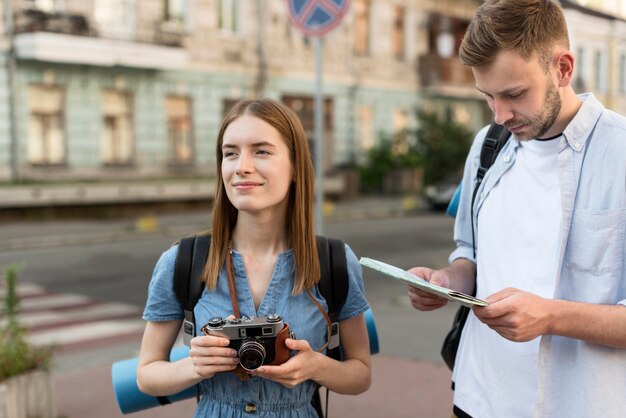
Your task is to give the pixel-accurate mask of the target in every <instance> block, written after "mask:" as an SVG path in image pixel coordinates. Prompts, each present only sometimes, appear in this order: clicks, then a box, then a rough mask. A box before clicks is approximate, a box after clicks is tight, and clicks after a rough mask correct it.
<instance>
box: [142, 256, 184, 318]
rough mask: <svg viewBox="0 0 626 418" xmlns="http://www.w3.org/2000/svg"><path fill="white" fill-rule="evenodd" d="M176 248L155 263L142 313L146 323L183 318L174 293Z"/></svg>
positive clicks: (181, 309)
mask: <svg viewBox="0 0 626 418" xmlns="http://www.w3.org/2000/svg"><path fill="white" fill-rule="evenodd" d="M177 254H178V246H174V247H172V248H170V249H168V250H167V251H165V252H164V253H163V254H161V257H160V258H159V261H158V262H157V263H156V266H155V268H154V272H153V273H152V279H151V280H150V285H149V287H148V300H147V302H146V307H145V309H144V311H143V319H144V320H146V321H154V322H158V321H172V320H178V319H182V318H183V317H184V313H183V308H182V306H181V304H180V302H179V301H178V298H177V297H176V293H174V266H175V264H176V255H177Z"/></svg>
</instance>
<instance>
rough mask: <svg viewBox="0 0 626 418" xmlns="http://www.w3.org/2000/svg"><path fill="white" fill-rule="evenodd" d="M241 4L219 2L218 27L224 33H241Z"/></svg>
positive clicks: (220, 0) (227, 1) (234, 0)
mask: <svg viewBox="0 0 626 418" xmlns="http://www.w3.org/2000/svg"><path fill="white" fill-rule="evenodd" d="M238 6H239V3H238V1H237V0H218V13H217V18H218V24H217V25H218V27H219V29H220V30H222V31H224V32H230V33H238V32H239V7H238Z"/></svg>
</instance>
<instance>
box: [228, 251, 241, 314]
mask: <svg viewBox="0 0 626 418" xmlns="http://www.w3.org/2000/svg"><path fill="white" fill-rule="evenodd" d="M226 275H227V276H228V290H229V292H230V303H231V304H232V305H233V314H234V315H235V318H240V317H241V313H240V312H239V301H238V300H237V282H235V268H234V267H233V245H232V243H231V242H229V243H228V254H227V255H226Z"/></svg>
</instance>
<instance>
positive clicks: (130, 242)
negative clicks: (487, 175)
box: [0, 211, 457, 418]
mask: <svg viewBox="0 0 626 418" xmlns="http://www.w3.org/2000/svg"><path fill="white" fill-rule="evenodd" d="M206 218H207V217H206V214H204V213H190V214H184V215H180V216H177V217H171V218H161V224H160V227H159V228H157V229H156V230H154V231H152V232H145V233H139V232H137V231H136V230H134V229H133V228H132V227H130V226H128V225H125V224H124V222H127V221H119V222H118V221H102V222H100V224H99V225H98V226H97V228H98V229H104V230H107V231H109V232H110V231H113V230H117V231H121V232H120V233H119V234H118V235H117V236H116V238H115V240H112V238H110V237H109V238H102V239H95V238H94V236H95V235H94V234H93V233H92V234H88V233H87V232H86V230H87V229H88V227H87V225H86V224H85V225H83V226H82V227H77V226H76V224H73V223H71V222H70V223H63V222H57V223H55V224H54V225H52V226H51V225H48V224H46V225H42V227H41V230H42V231H45V234H44V233H43V232H42V238H41V239H45V238H44V237H43V235H46V236H48V237H62V236H63V233H64V231H68V230H72V228H77V231H76V232H75V233H74V234H73V235H72V236H73V240H74V241H73V243H72V244H63V243H62V242H63V239H61V238H59V239H58V242H57V244H54V240H52V239H50V240H49V241H47V244H46V245H45V246H40V245H37V242H39V237H37V236H36V235H35V234H33V236H32V238H31V241H29V242H30V243H31V245H30V248H28V247H29V245H27V244H24V243H22V244H21V247H22V248H19V249H9V250H4V251H3V252H2V254H1V255H0V265H1V266H5V265H7V264H8V263H10V262H15V261H17V262H19V263H21V265H22V273H21V275H20V283H29V284H34V285H37V286H40V287H42V288H44V289H46V291H50V292H54V293H55V294H59V295H67V294H71V295H81V296H84V297H86V298H87V301H81V302H80V303H81V305H80V306H79V308H81V309H82V312H84V315H85V318H82V319H77V321H76V322H77V323H79V324H78V325H76V329H77V330H80V331H79V332H80V333H81V334H82V335H81V336H80V338H79V339H78V340H76V339H72V338H76V337H71V338H69V339H68V341H69V342H70V343H71V344H68V347H63V346H62V345H61V347H60V350H59V354H58V355H57V357H56V359H55V370H56V372H57V373H59V376H62V377H61V379H66V380H63V381H64V382H65V383H64V385H70V383H71V382H70V381H68V380H67V379H68V376H72V373H77V372H78V370H79V369H81V368H100V370H101V371H102V372H104V371H106V369H108V367H110V364H111V363H112V362H115V361H118V360H121V359H124V358H130V357H134V356H135V355H136V353H137V350H138V348H139V340H140V335H141V329H142V322H141V320H140V315H141V309H142V307H143V304H144V302H145V298H146V289H147V284H148V282H149V280H150V276H151V273H152V269H153V268H154V264H155V262H156V261H157V259H158V257H159V255H160V254H161V252H162V251H164V250H165V249H167V248H168V247H169V246H170V245H171V243H172V242H174V241H175V239H176V238H177V237H180V236H183V235H185V234H188V233H192V232H194V231H197V230H200V229H204V228H205V227H206ZM94 222H97V221H94ZM452 226H453V220H452V219H450V218H448V217H446V216H445V215H443V214H441V213H431V212H425V211H420V212H417V213H415V214H412V215H411V216H406V217H391V218H378V219H356V220H340V221H330V222H328V223H327V224H326V225H325V231H326V235H328V236H333V237H336V238H340V239H343V240H344V241H345V242H347V243H349V245H350V246H351V247H352V249H353V250H354V251H355V253H356V254H357V256H359V257H360V256H364V257H370V258H376V259H379V260H381V261H385V262H387V263H391V264H394V265H397V266H399V267H402V268H410V267H412V266H417V265H425V266H432V267H441V266H444V265H445V264H446V263H447V256H448V254H449V253H450V251H451V250H452V248H453V243H452V239H451V234H452ZM14 227H19V225H18V226H14ZM22 228H24V230H26V228H25V226H24V225H22ZM90 228H92V229H93V228H94V226H93V225H91V226H90ZM2 230H3V227H1V226H0V231H2ZM80 231H82V234H81V233H80ZM25 235H27V233H26V232H25ZM81 237H82V238H81ZM0 238H2V233H0ZM66 241H67V240H66ZM363 273H364V280H365V286H366V293H367V297H368V300H369V302H370V305H371V307H372V310H373V312H374V316H375V319H376V326H377V331H378V338H379V343H380V354H379V358H380V359H385V361H387V362H388V361H391V362H393V361H394V360H393V359H398V360H399V361H406V360H411V361H415V362H418V363H419V364H420V365H422V366H421V367H430V368H432V370H434V371H435V373H436V374H438V376H439V379H440V382H439V383H438V384H437V385H438V386H439V391H440V392H441V393H443V394H444V396H447V397H449V393H448V392H449V391H448V387H449V386H447V383H446V380H447V379H449V375H448V371H447V369H445V366H443V362H442V360H441V359H440V356H439V349H440V346H441V342H442V341H443V338H444V336H445V333H446V332H447V330H448V329H449V326H450V324H451V322H452V317H453V315H454V312H455V311H456V308H457V306H456V305H453V304H451V305H449V306H447V307H446V308H444V309H441V310H439V311H435V312H430V313H420V312H418V311H416V310H415V309H413V308H412V307H411V306H410V304H409V302H408V298H407V296H406V287H405V285H403V284H402V283H400V282H397V281H394V280H392V279H390V278H386V277H385V276H382V275H381V274H380V273H377V272H374V271H372V270H369V269H367V268H365V269H364V272H363ZM36 300H37V298H36ZM24 302H26V303H31V301H30V300H29V299H28V298H27V299H25V301H24ZM106 306H110V307H111V309H115V310H116V312H118V314H117V316H121V317H122V318H117V319H116V321H117V322H115V321H111V320H109V321H108V322H109V323H111V324H115V327H116V328H117V329H118V331H119V330H124V329H126V332H122V331H119V333H120V335H117V336H114V335H113V336H109V338H106V339H105V338H104V336H107V335H109V334H107V332H109V331H108V330H107V329H106V328H101V326H104V325H103V324H100V323H99V322H98V321H95V320H88V319H86V317H87V315H88V314H89V312H90V310H93V309H94V308H97V307H100V308H104V307H106ZM122 308H124V309H126V310H127V314H125V315H123V314H121V313H120V312H122V310H123V309H122ZM100 322H107V321H100ZM131 324H132V326H131ZM127 326H128V328H125V327H127ZM32 327H33V325H32V324H31V325H30V326H29V328H32ZM35 329H36V330H37V332H36V333H33V334H34V335H32V338H33V339H35V340H37V338H40V339H41V338H44V339H45V336H46V335H48V334H47V333H49V335H50V336H56V337H59V338H61V337H62V336H64V335H65V334H63V333H62V332H59V330H57V329H55V328H54V327H50V329H46V327H39V328H37V327H35ZM89 334H92V335H89ZM76 341H80V343H76ZM416 364H417V363H416ZM375 365H376V363H375ZM398 367H399V369H398V370H395V371H394V370H385V371H384V372H385V373H387V374H389V373H392V375H391V376H388V378H389V379H395V380H398V379H400V381H402V379H409V380H408V381H411V380H410V379H412V377H411V376H408V375H402V376H397V377H395V376H394V375H393V373H403V371H406V370H403V369H406V365H404V366H403V365H401V364H398ZM386 368H387V369H388V368H389V367H388V366H386ZM375 384H376V382H375ZM424 384H426V385H428V384H429V383H428V382H424ZM59 390H60V389H57V392H59ZM411 392H412V391H411ZM407 393H409V392H408V389H407ZM68 396H69V395H68V394H67V393H66V392H63V391H61V393H58V394H57V398H60V403H61V405H63V402H64V401H63V400H64V399H65V402H73V401H72V399H73V398H71V397H68ZM334 396H335V398H333V397H331V400H333V399H336V398H337V397H338V396H339V395H334ZM363 396H365V395H361V398H362V397H363ZM397 396H400V397H401V396H402V394H401V393H400V394H398V395H397ZM341 398H344V397H341ZM345 398H346V399H347V400H350V397H345ZM363 399H365V398H363ZM367 399H368V401H371V400H369V398H367ZM401 399H402V398H401ZM403 401H404V402H405V403H406V402H407V401H408V402H410V400H407V399H403ZM441 407H443V408H445V410H449V406H448V405H445V404H444V405H441V406H440V408H441ZM336 409H339V410H341V406H340V405H339V406H337V407H336ZM440 410H441V409H440ZM59 412H60V413H62V412H63V411H59ZM139 415H141V414H139ZM75 416H77V417H78V416H79V415H75ZM392 416H394V415H392ZM398 416H401V415H398ZM402 416H403V415H402ZM423 416H426V415H423ZM70 418H74V415H72V416H70Z"/></svg>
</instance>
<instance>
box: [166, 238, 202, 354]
mask: <svg viewBox="0 0 626 418" xmlns="http://www.w3.org/2000/svg"><path fill="white" fill-rule="evenodd" d="M210 245H211V236H210V235H199V236H194V237H187V238H183V239H181V240H180V242H179V243H178V255H177V256H176V266H175V268H174V292H175V293H176V297H177V298H178V301H179V302H180V304H181V306H182V307H183V311H184V312H185V319H184V320H183V341H184V343H185V345H187V346H190V345H191V339H192V338H193V337H195V336H196V329H195V328H196V322H195V316H194V314H193V308H194V307H195V306H196V303H198V299H200V296H201V295H202V291H203V290H204V283H203V282H201V281H200V280H198V278H199V277H200V275H201V274H202V270H204V266H205V264H206V259H207V256H208V254H209V246H210Z"/></svg>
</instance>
